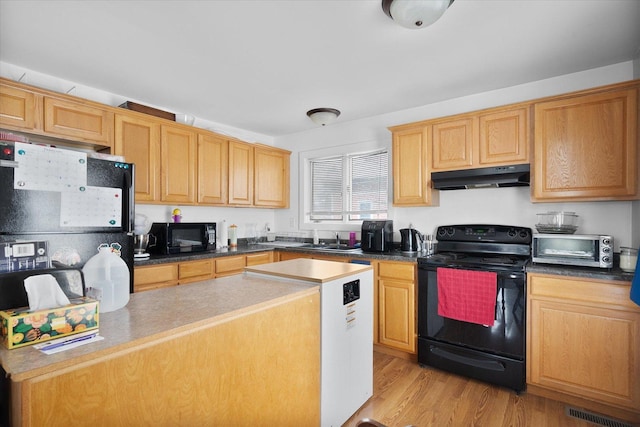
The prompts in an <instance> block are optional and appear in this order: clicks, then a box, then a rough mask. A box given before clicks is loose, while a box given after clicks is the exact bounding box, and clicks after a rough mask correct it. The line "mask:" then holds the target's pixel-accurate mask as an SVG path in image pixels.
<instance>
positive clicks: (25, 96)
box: [0, 85, 42, 130]
mask: <svg viewBox="0 0 640 427" xmlns="http://www.w3.org/2000/svg"><path fill="white" fill-rule="evenodd" d="M39 101H40V102H42V98H41V97H40V98H39ZM41 114H42V106H41V105H38V108H37V109H36V95H35V94H34V93H33V92H29V91H25V90H22V89H18V88H14V87H11V86H6V85H0V125H2V126H7V127H9V128H18V129H25V130H30V129H34V128H35V127H36V125H39V124H40V123H39V122H40V120H38V119H39V115H41Z"/></svg>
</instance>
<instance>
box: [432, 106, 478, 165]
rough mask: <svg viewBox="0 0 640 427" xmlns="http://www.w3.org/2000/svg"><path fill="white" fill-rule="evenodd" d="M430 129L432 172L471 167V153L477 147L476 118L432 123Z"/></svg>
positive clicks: (472, 161)
mask: <svg viewBox="0 0 640 427" xmlns="http://www.w3.org/2000/svg"><path fill="white" fill-rule="evenodd" d="M432 129H433V130H432V135H433V136H432V138H433V142H432V144H433V170H434V171H435V170H447V169H461V168H462V169H464V168H470V167H472V166H473V163H474V159H473V153H474V152H476V151H477V149H476V147H477V146H478V120H477V118H475V117H467V118H458V119H454V120H447V121H443V122H439V123H434V124H433V125H432Z"/></svg>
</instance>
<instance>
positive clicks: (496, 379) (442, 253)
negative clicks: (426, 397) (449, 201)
mask: <svg viewBox="0 0 640 427" xmlns="http://www.w3.org/2000/svg"><path fill="white" fill-rule="evenodd" d="M531 236H532V233H531V229H530V228H524V227H511V226H503V225H452V226H441V227H438V229H437V232H436V238H437V240H438V244H437V250H436V253H435V254H434V255H432V256H429V257H421V258H418V362H419V363H420V364H422V365H428V366H433V367H436V368H439V369H442V370H445V371H449V372H452V373H456V374H459V375H464V376H468V377H471V378H475V379H478V380H482V381H485V382H489V383H492V384H497V385H500V386H504V387H507V388H511V389H513V390H515V391H516V392H520V391H522V390H524V389H525V387H526V371H525V354H526V353H525V342H526V339H525V324H526V311H525V310H526V273H525V266H526V264H527V262H528V261H529V260H530V256H531V255H530V254H531ZM440 269H442V270H441V271H439V270H440ZM452 270H453V271H454V273H457V274H459V277H461V278H463V279H462V280H460V281H458V282H456V284H455V286H456V287H457V288H456V289H455V290H456V291H458V292H459V298H462V299H463V301H462V302H463V303H469V302H470V303H471V304H472V305H473V301H471V300H466V301H464V299H465V298H472V297H471V296H470V294H471V293H472V292H470V291H471V289H472V287H473V286H475V285H476V283H472V281H475V280H478V279H477V275H476V274H475V272H492V273H494V274H495V279H493V280H494V284H495V308H493V310H494V311H493V312H492V313H490V314H491V315H492V317H493V319H492V320H493V322H492V323H493V324H492V325H490V326H489V325H483V324H479V323H476V322H470V321H464V320H457V319H455V318H452V317H447V316H446V315H441V314H440V310H441V309H442V307H441V308H439V306H438V304H439V298H440V296H442V295H444V294H443V293H440V292H442V291H443V289H439V288H440V287H441V286H443V283H440V284H439V277H440V281H442V278H443V277H444V276H440V273H445V272H447V273H449V272H451V271H452ZM465 275H466V276H465ZM464 277H468V279H464ZM491 277H494V276H493V275H492V276H491ZM489 289H490V288H489ZM492 295H493V294H491V298H492Z"/></svg>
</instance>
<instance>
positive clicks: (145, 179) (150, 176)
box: [114, 114, 160, 202]
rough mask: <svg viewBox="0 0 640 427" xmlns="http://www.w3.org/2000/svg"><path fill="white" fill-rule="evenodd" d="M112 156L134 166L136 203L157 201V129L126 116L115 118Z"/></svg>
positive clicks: (139, 119)
mask: <svg viewBox="0 0 640 427" xmlns="http://www.w3.org/2000/svg"><path fill="white" fill-rule="evenodd" d="M114 149H115V150H114V151H115V154H118V155H121V156H124V158H125V160H126V161H127V162H130V163H134V164H135V184H136V185H135V192H136V195H135V199H136V202H154V201H156V200H159V199H160V125H159V124H158V123H157V122H156V121H154V120H151V119H144V118H139V117H137V116H130V115H126V114H116V117H115V144H114Z"/></svg>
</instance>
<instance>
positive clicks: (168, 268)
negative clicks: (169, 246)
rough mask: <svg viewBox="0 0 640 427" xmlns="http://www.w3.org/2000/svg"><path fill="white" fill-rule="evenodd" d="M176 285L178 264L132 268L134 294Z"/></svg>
mask: <svg viewBox="0 0 640 427" xmlns="http://www.w3.org/2000/svg"><path fill="white" fill-rule="evenodd" d="M177 284H178V263H171V264H160V265H145V266H140V267H134V274H133V289H134V291H135V292H140V291H148V290H150V289H157V288H164V287H167V286H174V285H177Z"/></svg>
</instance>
